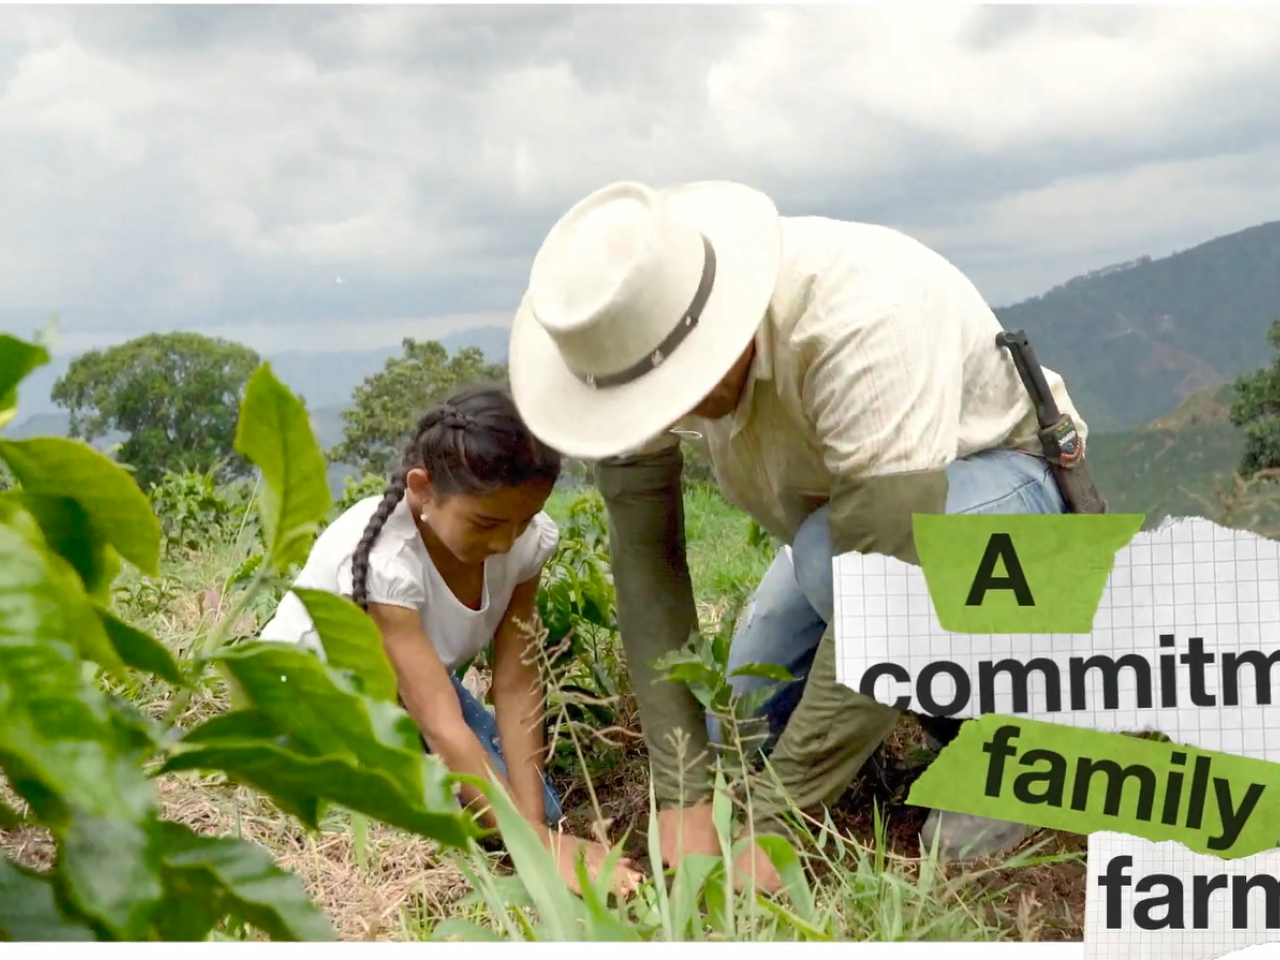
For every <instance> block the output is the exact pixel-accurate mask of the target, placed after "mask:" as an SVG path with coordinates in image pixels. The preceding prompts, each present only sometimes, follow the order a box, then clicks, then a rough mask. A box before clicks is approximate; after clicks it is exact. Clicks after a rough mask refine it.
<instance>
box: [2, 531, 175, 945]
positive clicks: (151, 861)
mask: <svg viewBox="0 0 1280 960" xmlns="http://www.w3.org/2000/svg"><path fill="white" fill-rule="evenodd" d="M19 517H20V515H18V516H17V517H15V516H11V517H9V518H8V519H9V521H10V522H0V766H2V767H3V768H4V771H5V773H6V775H7V777H8V779H9V781H10V784H11V785H12V787H13V788H14V790H15V791H16V792H17V793H18V794H20V795H21V796H22V797H23V798H24V799H25V800H27V802H28V803H30V804H31V806H32V808H33V809H34V812H35V814H36V816H37V817H39V819H40V820H41V821H42V822H43V823H45V824H46V825H47V826H49V827H50V828H51V829H52V831H53V833H54V836H55V837H56V838H57V840H58V842H59V848H60V849H59V855H58V861H57V875H58V878H59V882H60V884H61V886H62V891H63V893H64V895H65V897H66V899H67V900H68V901H69V902H70V903H71V904H72V905H73V906H74V907H75V908H76V909H78V910H79V911H80V912H81V913H82V914H83V915H85V916H87V917H90V918H93V919H94V920H96V921H97V922H98V923H100V924H101V925H102V927H103V928H104V929H105V930H107V931H108V932H109V933H110V934H111V935H112V936H113V937H114V938H116V939H126V940H127V939H136V938H138V937H140V936H141V935H143V934H144V933H145V932H146V930H147V929H148V927H149V924H150V920H151V914H152V910H153V909H154V907H155V904H156V903H157V901H158V900H159V898H160V894H161V887H160V877H159V853H158V851H157V849H156V848H155V846H154V844H153V843H152V841H151V838H150V837H149V834H148V826H149V825H150V824H152V823H154V821H155V815H156V806H155V797H154V795H153V793H152V790H151V784H150V783H149V781H147V780H146V778H145V777H144V776H143V773H142V770H141V769H140V768H139V767H138V766H136V765H135V764H134V763H133V762H131V758H130V757H129V756H128V755H126V754H123V753H122V752H121V746H122V745H121V742H120V739H119V736H118V733H117V731H116V729H115V727H114V725H113V716H112V713H111V711H110V710H109V709H108V707H107V704H106V699H105V697H104V696H103V695H102V694H101V692H99V691H98V690H97V689H96V688H94V687H92V686H90V685H89V684H87V683H86V682H85V680H84V678H83V675H82V672H81V664H80V660H79V658H78V657H77V656H76V652H75V648H73V647H72V646H71V644H70V643H68V642H66V641H65V640H64V638H65V637H68V636H75V629H76V628H77V627H78V626H79V625H80V624H81V623H83V622H84V619H83V615H82V614H83V611H84V610H85V609H89V612H90V614H92V609H91V608H90V607H89V601H88V598H87V597H86V596H85V595H84V594H83V593H82V592H81V593H79V594H77V592H76V590H75V587H76V585H77V584H76V580H75V578H74V575H65V574H63V573H62V572H61V571H60V569H59V566H58V563H56V562H55V561H58V562H62V561H61V558H59V557H55V556H54V555H52V554H49V553H47V552H45V551H43V550H41V549H40V548H39V547H38V546H37V545H36V544H35V543H33V542H32V539H31V537H30V535H29V534H28V533H25V532H20V531H19V529H17V528H16V527H15V526H14V525H13V521H14V520H17V519H19ZM32 525H33V526H34V524H32ZM63 565H64V566H65V563H64V564H63ZM77 612H79V613H80V614H81V617H80V619H79V620H77V619H74V618H75V617H76V616H77ZM94 619H95V620H96V619H97V618H96V616H94Z"/></svg>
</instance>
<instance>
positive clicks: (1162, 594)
mask: <svg viewBox="0 0 1280 960" xmlns="http://www.w3.org/2000/svg"><path fill="white" fill-rule="evenodd" d="M834 572H835V577H836V583H837V589H836V593H835V617H836V645H837V654H836V655H837V678H838V679H839V680H840V682H842V683H844V684H846V685H847V686H850V687H853V688H854V689H858V687H859V686H860V683H861V680H862V675H863V673H864V672H866V670H867V669H868V668H869V667H871V666H873V665H875V664H878V663H882V662H889V663H895V664H900V665H902V666H903V667H905V668H906V669H907V670H908V671H909V672H910V674H911V676H912V679H913V685H914V679H915V678H916V677H917V676H918V675H919V673H920V671H921V670H922V669H923V668H924V667H926V666H927V665H928V664H929V663H931V662H934V661H937V660H950V661H952V662H953V663H956V664H958V665H959V666H960V667H962V668H964V670H965V671H966V672H967V673H968V674H969V677H970V682H971V685H972V694H971V696H970V699H969V702H968V704H967V706H966V708H965V709H964V710H962V711H961V712H960V713H958V714H957V716H959V717H976V716H978V715H979V713H980V704H979V700H978V664H979V663H980V662H982V661H998V660H1003V659H1006V658H1012V659H1014V660H1019V661H1023V662H1026V661H1028V660H1031V659H1034V658H1037V657H1040V658H1046V659H1049V660H1053V661H1054V662H1055V663H1056V664H1057V666H1058V669H1059V672H1060V675H1061V678H1062V707H1063V709H1062V710H1060V711H1056V712H1050V711H1049V710H1048V709H1047V708H1046V698H1045V694H1046V690H1045V685H1046V681H1045V678H1044V675H1043V673H1041V672H1039V671H1035V672H1032V673H1031V680H1030V682H1029V684H1028V690H1029V709H1028V710H1027V711H1025V712H1023V713H1018V712H1017V711H1015V710H1014V703H1013V696H1012V689H1013V687H1012V678H1011V677H1010V676H1009V675H1008V674H1007V673H1000V674H997V676H996V678H995V709H994V712H996V713H1001V714H1007V715H1011V716H1026V717H1030V718H1031V719H1034V720H1044V721H1050V722H1055V723H1066V724H1072V725H1075V726H1085V727H1092V728H1094V729H1097V730H1110V731H1125V732H1136V731H1140V730H1160V731H1162V732H1164V733H1165V734H1167V735H1168V736H1170V737H1172V738H1173V739H1175V740H1177V741H1179V742H1181V743H1186V744H1190V745H1192V746H1196V747H1200V748H1202V749H1206V750H1221V751H1224V752H1227V753H1238V754H1245V755H1247V756H1252V757H1257V758H1260V759H1266V760H1273V761H1277V762H1280V703H1273V704H1260V703H1259V702H1258V698H1257V693H1256V689H1257V688H1256V685H1255V683H1254V680H1253V670H1252V668H1251V667H1247V666H1246V667H1243V668H1241V669H1240V671H1239V677H1240V683H1239V691H1240V705H1239V706H1235V707H1210V708H1204V707H1196V706H1193V705H1191V699H1190V672H1189V670H1188V669H1187V668H1186V667H1185V666H1182V665H1181V664H1179V666H1178V673H1177V676H1178V684H1177V687H1178V704H1179V707H1177V708H1162V707H1160V706H1159V704H1160V702H1161V699H1160V695H1159V691H1158V688H1157V690H1156V693H1155V696H1154V698H1153V701H1152V702H1153V707H1152V708H1150V709H1141V708H1139V706H1138V702H1137V699H1136V693H1137V682H1136V674H1135V673H1134V671H1132V670H1128V669H1126V670H1122V671H1121V672H1120V675H1119V677H1120V682H1119V709H1116V710H1107V709H1104V708H1103V699H1102V697H1103V677H1102V674H1101V672H1100V671H1098V670H1092V671H1090V672H1089V673H1088V674H1087V675H1086V678H1087V679H1086V684H1085V691H1086V709H1084V710H1072V709H1071V700H1070V696H1069V694H1068V689H1067V677H1068V676H1069V673H1068V668H1069V661H1070V660H1071V658H1072V657H1086V658H1087V657H1089V656H1092V655H1094V654H1106V655H1109V656H1111V657H1113V658H1119V657H1121V656H1123V655H1125V654H1129V653H1138V654H1141V655H1143V656H1144V657H1146V658H1147V659H1148V660H1149V662H1150V663H1151V675H1152V680H1153V683H1154V682H1156V681H1157V680H1158V678H1159V675H1160V670H1159V657H1160V656H1161V654H1169V653H1176V654H1178V655H1179V656H1180V655H1181V654H1182V653H1184V652H1185V651H1186V650H1187V638H1188V637H1191V636H1198V637H1202V638H1203V639H1204V648H1205V651H1206V652H1209V653H1213V654H1215V660H1214V663H1213V664H1212V665H1211V666H1210V667H1209V668H1207V670H1206V675H1207V677H1208V682H1207V683H1206V687H1205V689H1206V691H1207V692H1208V693H1211V694H1215V695H1216V694H1219V693H1220V692H1221V691H1220V690H1219V686H1220V685H1219V683H1218V676H1219V675H1218V673H1217V668H1218V666H1219V665H1220V664H1221V662H1222V656H1221V655H1222V653H1223V652H1226V651H1233V652H1234V651H1243V650H1261V651H1263V652H1266V653H1270V652H1272V651H1277V650H1280V543H1276V542H1274V541H1270V540H1264V539H1262V538H1261V537H1257V536H1255V535H1253V534H1251V533H1247V532H1243V531H1238V530H1229V529H1226V528H1224V527H1219V526H1217V525H1216V524H1213V523H1211V522H1209V521H1208V520H1200V519H1196V520H1181V521H1177V522H1174V523H1171V524H1169V525H1167V526H1165V527H1162V528H1161V529H1159V530H1156V531H1151V532H1144V533H1140V534H1138V535H1137V536H1136V537H1135V538H1134V539H1133V541H1132V542H1131V543H1130V544H1129V545H1128V546H1127V547H1125V548H1124V549H1122V550H1120V551H1117V553H1116V562H1115V567H1114V568H1113V570H1112V572H1111V575H1110V577H1109V578H1108V581H1107V587H1106V590H1105V591H1104V593H1103V596H1102V602H1101V603H1100V604H1099V606H1098V612H1097V616H1096V617H1095V619H1094V630H1093V633H1092V634H1052V635H1044V634H1040V635H1030V634H1004V635H999V634H996V635H993V634H961V633H950V632H948V631H946V630H944V629H943V628H942V625H941V624H939V623H938V618H937V615H936V614H935V613H934V610H933V604H932V601H931V600H930V599H929V589H928V586H927V585H926V583H925V579H924V574H923V573H922V572H921V570H920V568H919V567H914V566H912V565H910V564H907V563H903V562H901V561H899V560H894V559H893V558H891V557H883V556H877V555H867V556H863V555H861V554H846V555H844V556H841V557H838V558H837V559H836V560H835V571H834ZM1160 634H1173V635H1174V638H1175V641H1176V645H1175V646H1174V647H1173V648H1162V647H1161V646H1160V645H1159V637H1160ZM1271 672H1272V677H1273V683H1274V685H1275V687H1276V694H1277V696H1276V697H1275V699H1276V700H1280V664H1277V665H1276V666H1275V667H1273V668H1272V671H1271ZM932 689H933V694H934V697H935V699H937V700H938V701H939V702H944V703H945V702H946V701H948V700H950V699H951V697H952V695H953V693H954V691H955V684H954V683H953V681H952V680H951V678H950V677H947V676H945V675H942V676H939V677H937V678H935V680H934V682H933V685H932ZM902 694H910V695H911V696H912V698H913V699H912V709H915V710H920V709H921V707H920V705H919V703H918V702H917V701H916V699H915V691H914V689H908V688H906V687H905V686H904V685H899V684H896V683H895V682H894V681H893V680H891V679H889V678H881V679H880V680H879V681H878V683H877V684H876V687H875V696H876V697H877V699H879V700H883V701H885V702H889V703H892V702H893V701H894V700H896V699H897V698H898V696H900V695H902ZM1268 730H1270V731H1272V734H1271V735H1270V736H1268V735H1267V731H1268Z"/></svg>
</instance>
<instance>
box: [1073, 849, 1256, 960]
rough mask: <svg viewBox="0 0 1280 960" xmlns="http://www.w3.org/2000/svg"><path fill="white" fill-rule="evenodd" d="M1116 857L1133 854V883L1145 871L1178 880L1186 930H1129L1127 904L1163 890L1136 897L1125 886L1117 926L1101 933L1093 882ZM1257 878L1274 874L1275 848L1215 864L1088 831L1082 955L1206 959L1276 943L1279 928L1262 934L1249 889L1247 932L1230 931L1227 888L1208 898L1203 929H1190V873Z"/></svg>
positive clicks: (1100, 900)
mask: <svg viewBox="0 0 1280 960" xmlns="http://www.w3.org/2000/svg"><path fill="white" fill-rule="evenodd" d="M1122 855H1127V856H1130V857H1133V866H1132V867H1130V868H1129V869H1128V871H1127V873H1128V874H1129V876H1130V877H1132V878H1134V882H1135V883H1136V882H1137V880H1138V879H1139V878H1141V877H1144V876H1148V875H1150V874H1153V873H1169V874H1173V875H1174V876H1177V877H1179V878H1183V879H1182V882H1183V886H1184V888H1185V889H1184V895H1183V919H1184V923H1185V924H1186V929H1183V930H1142V929H1139V928H1138V927H1136V926H1135V925H1134V923H1133V904H1134V903H1135V901H1137V902H1141V901H1143V900H1146V899H1149V898H1151V897H1160V896H1164V895H1166V893H1167V891H1166V890H1165V888H1164V887H1163V886H1159V887H1156V888H1155V889H1154V890H1151V891H1149V892H1147V893H1146V894H1139V895H1135V894H1134V892H1133V887H1132V886H1130V887H1126V888H1123V890H1122V892H1121V897H1120V902H1121V910H1120V916H1119V919H1120V921H1121V927H1120V928H1119V929H1116V930H1108V929H1107V928H1106V919H1107V918H1106V906H1107V901H1106V897H1107V891H1106V890H1105V889H1104V888H1103V887H1101V886H1099V884H1098V877H1099V876H1100V875H1102V874H1103V873H1105V871H1106V868H1107V864H1108V863H1109V862H1110V860H1111V858H1112V857H1116V856H1122ZM1260 873H1261V874H1269V875H1271V876H1273V877H1280V850H1272V851H1268V852H1266V853H1260V854H1258V855H1256V856H1253V857H1241V858H1240V859H1239V860H1222V859H1220V858H1218V857H1211V856H1204V855H1202V854H1198V853H1193V852H1191V851H1190V850H1188V849H1187V848H1186V847H1184V846H1183V845H1182V844H1180V843H1173V842H1171V841H1169V842H1165V843H1152V842H1151V841H1149V840H1142V839H1139V838H1138V837H1131V836H1128V835H1126V834H1123V833H1091V834H1089V885H1088V887H1087V889H1086V892H1085V917H1084V929H1085V935H1084V936H1085V956H1086V957H1087V958H1088V960H1210V958H1213V957H1221V956H1223V955H1224V954H1227V953H1230V952H1231V951H1233V950H1239V949H1241V948H1242V947H1247V946H1249V945H1251V944H1255V943H1263V942H1266V941H1280V930H1267V929H1266V927H1265V921H1266V911H1265V894H1264V892H1263V891H1262V890H1261V889H1256V888H1255V889H1254V890H1252V891H1250V894H1249V919H1250V921H1251V923H1250V928H1249V929H1245V930H1233V929H1232V928H1231V890H1230V887H1228V888H1227V889H1225V890H1216V891H1214V892H1213V893H1212V894H1211V895H1210V898H1209V918H1208V919H1209V924H1208V927H1207V929H1204V930H1193V929H1191V926H1192V920H1193V916H1192V883H1193V881H1192V877H1193V876H1194V875H1195V874H1203V875H1208V876H1216V875H1218V874H1227V875H1229V876H1253V875H1255V874H1260ZM1154 909H1155V915H1156V916H1157V917H1161V916H1164V908H1163V907H1156V908H1154ZM1277 952H1280V948H1278V950H1277ZM1245 956H1247V954H1246V955H1245Z"/></svg>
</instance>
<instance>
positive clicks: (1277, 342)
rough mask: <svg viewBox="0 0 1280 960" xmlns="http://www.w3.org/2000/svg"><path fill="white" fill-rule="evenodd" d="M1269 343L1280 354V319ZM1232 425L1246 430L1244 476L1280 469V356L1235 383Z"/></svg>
mask: <svg viewBox="0 0 1280 960" xmlns="http://www.w3.org/2000/svg"><path fill="white" fill-rule="evenodd" d="M1267 343H1269V344H1270V345H1271V349H1272V350H1274V351H1276V352H1277V354H1280V320H1275V321H1273V322H1272V324H1271V329H1270V330H1268V331H1267ZM1235 393H1236V399H1235V403H1233V404H1232V405H1231V422H1232V423H1233V424H1235V425H1236V426H1237V427H1241V428H1243V430H1244V455H1243V456H1242V457H1241V458H1240V468H1239V469H1240V473H1241V474H1242V475H1243V476H1244V477H1246V478H1248V477H1251V476H1253V475H1254V474H1256V473H1258V471H1260V470H1269V469H1273V468H1275V467H1280V355H1278V356H1277V357H1276V358H1275V359H1274V360H1272V362H1271V366H1269V367H1263V368H1262V369H1261V370H1256V371H1254V372H1253V373H1248V374H1245V375H1244V376H1242V377H1238V378H1237V379H1236V381H1235Z"/></svg>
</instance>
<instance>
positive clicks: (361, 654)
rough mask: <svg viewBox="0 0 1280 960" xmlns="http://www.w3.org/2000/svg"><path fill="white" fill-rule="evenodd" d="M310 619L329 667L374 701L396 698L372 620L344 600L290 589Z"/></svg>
mask: <svg viewBox="0 0 1280 960" xmlns="http://www.w3.org/2000/svg"><path fill="white" fill-rule="evenodd" d="M293 592H294V594H295V595H296V596H297V598H298V599H299V600H301V601H302V605H303V606H304V607H306V608H307V613H308V614H310V615H311V622H312V624H313V625H314V626H315V628H316V633H318V634H319V635H320V643H321V645H322V646H323V647H324V655H325V659H326V660H327V661H328V663H329V665H330V666H333V667H338V668H340V669H343V670H350V671H351V672H352V673H353V674H355V675H356V677H357V678H359V680H360V683H361V684H362V686H363V689H364V692H365V693H367V694H369V696H371V697H374V698H375V699H378V700H394V699H395V698H396V674H395V670H394V669H393V668H392V666H391V661H390V660H388V659H387V653H386V650H385V649H384V648H383V646H382V634H381V633H380V632H379V630H378V625H377V624H376V623H374V622H373V618H372V617H370V616H369V615H368V614H367V613H365V612H364V611H363V610H361V609H360V608H359V607H357V606H356V605H355V604H354V603H352V602H351V601H350V600H348V599H347V598H346V597H340V596H338V595H337V594H334V593H326V592H325V591H323V590H303V589H300V588H294V591H293Z"/></svg>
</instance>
